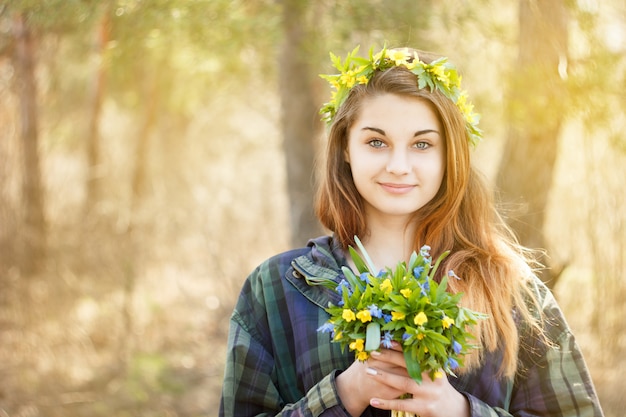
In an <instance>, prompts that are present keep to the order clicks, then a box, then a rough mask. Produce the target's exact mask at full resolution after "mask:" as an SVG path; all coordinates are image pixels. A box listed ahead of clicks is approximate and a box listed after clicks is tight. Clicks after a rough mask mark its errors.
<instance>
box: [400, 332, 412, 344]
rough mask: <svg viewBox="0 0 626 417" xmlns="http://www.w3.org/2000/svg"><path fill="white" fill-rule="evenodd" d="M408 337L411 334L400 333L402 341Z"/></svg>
mask: <svg viewBox="0 0 626 417" xmlns="http://www.w3.org/2000/svg"><path fill="white" fill-rule="evenodd" d="M409 337H411V335H410V334H408V333H404V334H403V335H402V341H403V342H404V341H405V340H406V339H408V338H409Z"/></svg>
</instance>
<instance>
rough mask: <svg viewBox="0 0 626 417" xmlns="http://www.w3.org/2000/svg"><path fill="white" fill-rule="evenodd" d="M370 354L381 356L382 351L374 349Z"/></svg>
mask: <svg viewBox="0 0 626 417" xmlns="http://www.w3.org/2000/svg"><path fill="white" fill-rule="evenodd" d="M370 355H372V356H380V352H379V351H377V350H373V351H371V352H370Z"/></svg>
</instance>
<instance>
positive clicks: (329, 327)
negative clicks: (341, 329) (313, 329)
mask: <svg viewBox="0 0 626 417" xmlns="http://www.w3.org/2000/svg"><path fill="white" fill-rule="evenodd" d="M334 330H335V326H333V324H332V323H324V324H322V325H321V326H320V327H319V329H317V331H318V332H322V333H331V332H333V331H334Z"/></svg>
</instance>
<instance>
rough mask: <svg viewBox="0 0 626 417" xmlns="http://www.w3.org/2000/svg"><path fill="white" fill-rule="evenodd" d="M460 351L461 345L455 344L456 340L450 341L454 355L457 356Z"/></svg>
mask: <svg viewBox="0 0 626 417" xmlns="http://www.w3.org/2000/svg"><path fill="white" fill-rule="evenodd" d="M461 349H463V346H461V344H460V343H459V342H457V341H456V340H453V341H452V350H454V353H456V354H457V355H458V354H459V353H461Z"/></svg>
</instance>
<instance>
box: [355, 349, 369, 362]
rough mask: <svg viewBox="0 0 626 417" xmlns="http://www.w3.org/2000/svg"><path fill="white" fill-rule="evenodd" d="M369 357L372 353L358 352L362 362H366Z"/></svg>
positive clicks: (358, 358) (357, 356) (358, 357)
mask: <svg viewBox="0 0 626 417" xmlns="http://www.w3.org/2000/svg"><path fill="white" fill-rule="evenodd" d="M369 357H370V354H369V353H367V352H365V351H362V352H359V353H357V354H356V358H357V360H360V361H361V362H365V361H366V360H367V358H369Z"/></svg>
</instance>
